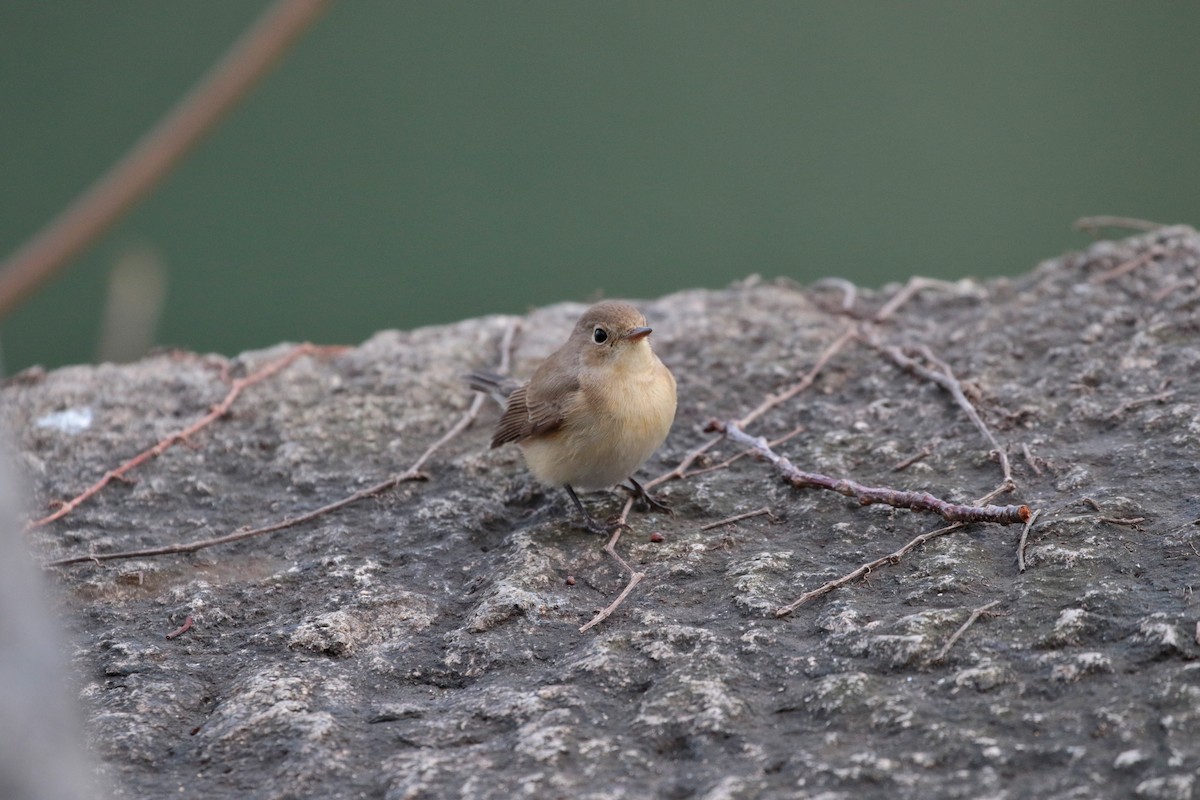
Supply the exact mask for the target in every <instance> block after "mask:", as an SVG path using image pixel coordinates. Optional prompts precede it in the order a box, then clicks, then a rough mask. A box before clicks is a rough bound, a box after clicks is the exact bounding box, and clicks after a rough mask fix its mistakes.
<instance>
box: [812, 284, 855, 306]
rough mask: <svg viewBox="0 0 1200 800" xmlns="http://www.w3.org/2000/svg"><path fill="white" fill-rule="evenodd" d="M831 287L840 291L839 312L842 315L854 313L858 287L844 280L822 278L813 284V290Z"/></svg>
mask: <svg viewBox="0 0 1200 800" xmlns="http://www.w3.org/2000/svg"><path fill="white" fill-rule="evenodd" d="M822 286H832V287H834V288H835V289H841V290H842V303H841V311H842V313H843V314H852V313H854V304H855V303H856V302H857V301H858V287H857V286H855V285H854V284H853V283H851V282H850V281H848V280H846V279H845V278H822V279H821V280H819V281H817V282H816V283H814V284H813V288H814V289H815V288H820V287H822Z"/></svg>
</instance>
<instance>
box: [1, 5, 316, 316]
mask: <svg viewBox="0 0 1200 800" xmlns="http://www.w3.org/2000/svg"><path fill="white" fill-rule="evenodd" d="M328 5H329V0H277V2H275V3H274V4H273V5H272V6H271V7H270V8H269V9H267V11H266V12H265V13H264V14H263V15H262V16H261V17H259V19H258V20H257V21H256V22H255V23H254V24H253V25H252V26H251V27H250V28H249V29H248V30H247V31H246V32H245V33H244V34H243V35H242V36H241V38H240V39H238V41H237V42H235V43H234V45H233V46H232V47H231V48H230V50H229V51H228V52H227V53H226V54H225V55H224V56H223V57H222V58H221V60H220V61H219V62H217V64H216V65H215V66H214V67H213V68H212V69H211V70H209V72H208V73H207V74H206V75H205V76H204V77H203V78H201V79H200V82H199V83H198V84H197V85H196V87H195V88H193V89H192V90H191V91H190V92H189V93H188V94H187V95H185V96H184V97H183V99H182V100H180V101H179V102H178V103H177V104H176V105H175V107H174V108H172V109H171V111H170V112H169V113H168V114H167V115H166V116H165V117H164V118H163V119H162V120H161V121H160V122H159V123H158V124H157V125H155V126H154V128H152V129H151V130H150V131H149V132H148V133H146V134H145V136H143V137H142V138H141V140H139V141H138V142H137V144H135V145H134V146H133V149H131V150H130V151H129V152H128V153H127V154H126V155H125V156H124V157H123V158H122V159H121V160H120V161H118V162H117V163H116V164H114V165H113V166H112V167H111V168H110V169H109V170H108V172H106V173H105V174H104V176H103V177H101V178H100V179H99V180H97V181H96V183H94V184H93V185H92V186H91V188H89V189H88V190H87V191H85V192H84V193H83V194H82V195H80V196H79V197H78V198H76V199H75V201H74V202H72V203H71V205H69V206H68V207H67V208H66V209H64V210H63V211H62V212H61V213H60V214H59V215H58V216H57V217H56V218H55V219H54V220H53V221H51V222H50V223H49V224H47V225H46V226H45V227H44V228H42V230H41V231H39V232H38V233H37V234H36V235H35V236H34V237H33V238H32V239H31V240H29V241H28V242H27V243H26V244H25V245H24V246H23V247H21V249H19V250H17V251H16V252H15V253H13V254H12V255H11V256H10V257H9V258H8V259H7V260H6V261H5V262H4V264H3V265H0V318H3V317H4V316H6V315H7V314H8V313H9V312H10V311H12V310H13V309H14V308H16V307H17V306H18V305H20V303H21V302H22V301H23V300H24V299H25V298H27V297H28V296H29V295H30V294H32V293H33V292H34V291H35V290H36V289H37V287H38V286H40V285H41V284H42V283H44V282H45V281H46V280H48V279H49V278H50V277H51V276H53V275H54V273H56V272H57V271H59V270H60V269H62V268H63V267H64V266H66V264H67V263H68V262H69V261H70V259H71V258H73V257H74V256H75V255H77V254H79V253H80V252H81V251H82V250H83V249H84V248H85V247H86V246H87V245H88V244H89V243H91V242H92V241H94V240H95V239H96V238H97V237H98V236H100V234H102V233H103V232H104V231H105V230H107V229H108V228H109V226H111V225H112V224H113V223H114V222H115V221H116V220H117V219H119V218H120V217H121V215H123V214H124V213H125V212H126V211H128V210H129V209H130V208H131V207H132V206H133V205H134V204H135V203H136V202H137V201H138V200H139V199H141V198H142V197H144V196H146V195H147V194H148V193H149V192H150V190H151V189H153V188H154V187H155V186H156V185H157V184H158V183H159V181H161V180H162V179H163V178H164V177H165V176H166V175H167V174H168V173H169V172H170V171H171V169H172V167H174V166H175V165H176V164H177V163H178V162H179V160H180V159H181V158H182V157H183V155H184V154H185V153H187V151H188V150H190V149H191V148H192V147H193V146H194V145H195V144H196V143H197V142H198V141H199V140H200V139H201V137H203V136H204V134H205V133H207V132H208V131H209V130H211V129H212V127H213V126H214V125H215V124H216V123H217V122H218V121H219V120H220V119H221V118H222V117H223V116H224V115H225V114H226V113H227V112H228V111H229V110H230V109H231V108H233V106H234V105H235V104H236V103H237V101H238V100H239V99H241V98H242V97H243V96H244V95H245V94H246V92H248V91H249V89H250V88H251V87H252V86H253V85H254V84H255V82H257V81H258V80H259V79H260V78H262V76H263V75H265V74H266V72H267V71H268V69H269V68H270V67H271V66H272V65H273V64H274V63H275V62H276V61H278V60H279V57H280V56H281V55H283V53H284V52H286V51H287V48H288V47H289V46H290V45H291V44H292V42H294V41H295V40H296V39H297V37H298V36H299V35H300V34H301V33H302V32H303V31H304V29H305V28H307V27H308V26H309V25H310V24H311V23H312V22H313V21H314V20H315V19H316V18H317V17H318V16H319V15H320V13H321V11H323V10H324V9H325V7H326V6H328Z"/></svg>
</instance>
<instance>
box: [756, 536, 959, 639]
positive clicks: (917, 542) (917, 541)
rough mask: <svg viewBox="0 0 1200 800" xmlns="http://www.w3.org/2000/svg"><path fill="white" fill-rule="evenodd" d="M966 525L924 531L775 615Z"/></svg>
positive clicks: (780, 609) (781, 609)
mask: <svg viewBox="0 0 1200 800" xmlns="http://www.w3.org/2000/svg"><path fill="white" fill-rule="evenodd" d="M965 525H966V523H964V522H956V523H954V524H953V525H947V526H946V527H944V528H938V529H937V530H933V531H929V532H928V533H922V534H921V535H920V536H917V537H916V538H914V539H912V540H910V541H909V542H908V544H906V545H904V546H903V547H901V548H900V549H899V550H897V551H896V552H894V553H888V554H887V555H886V556H883V557H882V558H877V559H875V560H874V561H871V562H869V563H867V564H863V565H862V566H860V567H859V568H858V569H856V570H854V571H853V572H848V573H846V574H845V575H843V576H842V577H840V578H835V579H834V580H831V581H829V582H828V583H826V584H824V585H823V586H820V587H818V588H816V589H813V590H812V591H811V592H805V593H804V594H802V595H800V597H799V598H797V599H796V600H793V601H792V602H791V603H788V604H787V605H786V606H780V607H779V608H777V609H775V616H777V617H786V616H787V615H788V614H790V613H792V612H793V611H795V610H796V609H797V608H799V607H800V606H802V605H804V604H805V603H807V602H808V601H810V600H814V599H816V598H818V597H821V596H822V595H826V594H829V593H830V592H832V591H833V590H834V589H837V588H838V587H839V586H845V585H846V584H848V583H851V582H853V581H856V580H858V579H859V578H861V577H863V576H864V575H869V574H870V573H871V572H872V571H873V570H875V569H877V568H879V567H882V566H884V565H885V564H896V563H898V562H899V561H900V559H901V558H903V557H904V555H905V554H906V553H908V552H909V551H910V550H912V549H913V548H915V547H920V546H921V545H923V544H925V543H926V542H928V541H929V540H930V539H936V538H937V537H939V536H945V535H946V534H947V533H953V532H954V531H956V530H958V529H959V528H962V527H963V526H965Z"/></svg>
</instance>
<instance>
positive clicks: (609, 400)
mask: <svg viewBox="0 0 1200 800" xmlns="http://www.w3.org/2000/svg"><path fill="white" fill-rule="evenodd" d="M650 332H651V329H650V328H648V327H646V318H645V317H644V316H642V314H641V312H640V311H638V310H637V309H636V308H634V307H633V306H631V305H629V304H628V303H619V302H614V301H606V302H603V303H597V304H596V305H594V306H592V307H591V308H589V309H588V310H587V311H585V312H584V313H583V316H581V317H580V318H579V322H577V323H576V324H575V328H574V330H572V331H571V335H570V337H569V338H568V339H567V341H566V343H565V344H563V346H562V347H560V348H559V349H558V350H556V351H555V352H554V353H553V354H551V355H550V357H549V358H547V359H546V360H545V361H543V362H542V364H541V366H539V367H538V368H537V370H536V371H535V372H534V373H533V377H532V378H531V379H530V380H529V381H528V382H527V383H525V384H523V385H522V384H517V383H516V382H515V381H512V380H510V379H507V378H504V377H503V376H500V375H494V374H491V373H486V372H475V373H471V374H470V375H468V376H467V380H468V382H469V383H470V385H471V387H472V388H473V389H476V390H477V391H481V392H488V393H490V394H492V396H493V397H495V398H496V399H497V401H498V402H500V403H501V405H502V406H503V407H504V414H503V415H502V416H501V417H500V421H499V422H498V423H497V424H496V431H495V433H494V434H493V436H492V447H499V446H500V445H502V444H507V443H508V442H516V443H517V444H518V445H519V446H520V448H521V450H522V452H523V453H524V455H525V463H526V464H527V465H528V466H529V469H530V471H531V472H532V473H533V475H534V477H536V478H537V479H538V480H539V481H541V482H542V483H544V484H547V485H549V486H561V487H563V488H564V489H566V490H567V494H569V495H570V496H571V500H572V501H573V502H574V503H575V507H576V508H578V509H579V512H580V513H581V514H582V515H583V519H584V523H585V524H586V526H587V529H588V530H589V531H592V532H594V533H606V532H608V528H606V527H605V526H603V525H601V524H599V523H597V522H596V521H595V520H594V519H592V516H591V515H590V514H589V513H588V512H587V509H585V508H584V507H583V503H581V502H580V501H579V496H578V495H577V494H575V489H607V488H609V487H612V486H614V485H616V484H619V483H620V482H621V481H623V480H628V481H629V482H630V484H632V488H631V489H630V491H632V492H633V493H634V494H635V495H636V496H638V497H640V498H642V499H645V500H646V501H647V502H649V503H650V504H651V505H652V506H657V507H659V508H665V506H663V505H662V504H661V503H659V502H658V501H656V500H654V499H653V498H651V497H650V496H649V494H647V492H646V490H645V489H644V488H642V485H641V484H640V483H638V482H637V481H636V480H635V479H634V477H633V473H634V472H636V471H637V469H638V468H639V467H640V466H641V465H642V464H644V463H645V461H646V459H648V458H649V457H650V455H651V454H652V453H653V452H654V451H655V450H657V449H658V447H659V445H661V444H662V443H663V441H664V440H665V439H666V438H667V432H668V431H670V430H671V423H672V422H674V420H675V377H674V376H673V375H672V374H671V371H670V370H669V369H667V367H666V365H664V364H663V363H662V362H661V361H659V359H658V356H656V355H655V354H654V351H653V350H651V349H650ZM623 488H627V489H629V488H630V487H623Z"/></svg>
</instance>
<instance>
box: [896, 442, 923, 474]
mask: <svg viewBox="0 0 1200 800" xmlns="http://www.w3.org/2000/svg"><path fill="white" fill-rule="evenodd" d="M931 455H933V445H931V444H927V445H925V446H924V447H922V448H921V449H920V451H919V452H917V453H915V454H913V455H911V456H909V457H908V458H906V459H904V460H903V461H901V462H900V463H899V464H897V465H896V466H894V467H892V472H903V471H904V470H906V469H908V468H909V467H911V466H912V465H913V464H916V463H917V462H918V461H921V460H923V459H926V458H928V457H929V456H931Z"/></svg>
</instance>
